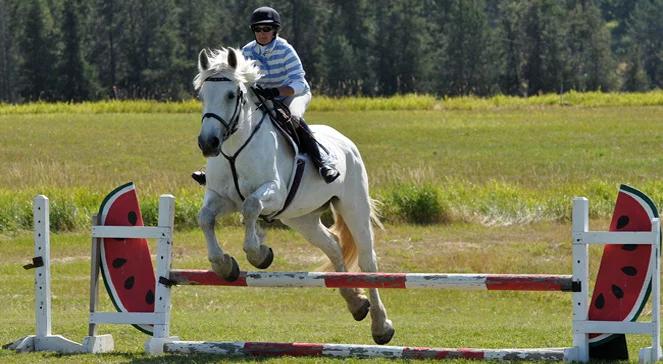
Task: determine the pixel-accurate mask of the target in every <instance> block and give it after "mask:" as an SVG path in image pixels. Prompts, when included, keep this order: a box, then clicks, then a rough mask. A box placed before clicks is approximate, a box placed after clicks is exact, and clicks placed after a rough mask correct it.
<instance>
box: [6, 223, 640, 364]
mask: <svg viewBox="0 0 663 364" xmlns="http://www.w3.org/2000/svg"><path fill="white" fill-rule="evenodd" d="M591 226H592V227H595V228H596V229H604V228H605V227H607V222H606V221H603V220H601V221H592V225H591ZM533 231H536V233H535V234H533V233H532V232H533ZM221 233H222V235H221V236H223V239H224V241H226V242H227V244H226V246H227V249H228V250H229V252H230V253H231V254H233V255H234V256H236V257H237V258H238V261H239V263H240V266H241V267H242V268H247V267H248V266H249V265H248V263H247V262H246V260H245V259H244V254H243V253H242V251H241V246H240V244H239V243H240V241H241V237H242V233H243V232H242V230H241V229H239V228H226V229H222V231H221ZM569 234H570V233H569V230H568V226H565V225H561V224H556V223H552V224H551V223H539V224H535V225H534V226H517V227H482V226H480V225H464V224H454V225H452V226H439V225H438V226H427V227H418V226H408V225H401V226H390V225H388V226H387V230H386V231H380V232H378V234H377V245H376V249H377V251H378V256H379V258H380V264H381V269H382V270H384V271H391V272H393V271H412V272H431V271H444V272H458V273H467V272H490V273H558V274H566V273H568V272H570V269H571V262H570V259H569V256H570V247H571V245H570V243H569ZM268 239H269V242H270V244H271V246H272V247H273V248H274V252H275V255H276V258H275V262H274V265H273V266H272V267H271V268H270V270H284V271H288V270H295V271H296V270H311V269H315V268H316V267H317V266H319V265H320V263H322V261H323V258H322V254H321V253H320V252H319V251H318V250H317V249H315V248H313V247H312V246H310V245H309V244H308V243H306V242H304V241H303V240H302V238H301V237H300V236H299V235H297V234H295V233H294V232H292V231H287V230H271V231H270V232H269V233H268ZM51 241H52V247H53V248H52V253H51V254H52V258H53V265H52V271H53V276H54V281H53V285H52V286H53V288H52V289H53V294H54V297H53V310H54V312H55V315H54V322H53V332H54V333H57V334H63V335H65V336H67V337H69V338H72V339H75V340H79V341H80V340H81V338H82V337H83V336H84V335H85V333H86V330H87V324H86V320H87V308H88V306H87V299H88V274H89V259H88V257H87V254H89V237H88V236H86V234H85V233H75V234H71V233H67V234H54V235H53V236H52V238H51ZM0 247H2V255H0V274H1V275H2V277H3V281H4V282H6V283H5V284H3V285H2V286H0V304H3V305H4V307H5V308H6V309H5V310H4V311H3V315H1V316H0V343H5V342H9V341H11V340H13V339H17V338H18V337H21V336H23V335H26V334H28V333H31V332H33V331H34V315H33V297H32V290H33V284H32V280H33V272H32V271H24V270H23V269H20V265H21V264H23V263H25V262H26V261H27V260H28V257H31V256H32V254H33V252H32V249H33V247H32V241H31V236H30V234H29V233H28V232H25V233H20V234H18V235H17V236H14V237H13V238H11V239H9V238H7V237H4V238H0ZM592 252H593V253H596V251H595V250H593V251H592ZM597 257H598V256H597V255H596V254H594V255H593V258H594V259H593V264H594V265H595V264H596V263H597V262H598V260H597V259H596V258H597ZM207 266H208V263H207V261H206V252H205V244H204V242H203V237H202V233H201V232H199V231H191V232H179V233H177V234H176V236H175V258H174V267H175V268H206V267H207ZM101 294H102V295H101V297H102V300H101V302H102V309H104V310H112V306H111V304H110V302H109V300H108V299H107V298H106V294H105V292H103V291H102V292H101ZM381 294H382V298H383V300H384V303H385V305H386V307H387V309H388V312H389V314H390V318H391V319H392V320H393V322H394V325H395V327H396V330H397V331H396V336H395V337H394V339H393V341H392V342H391V344H393V345H406V346H407V345H416V346H432V347H487V348H500V347H564V346H569V345H571V326H570V325H571V303H570V295H568V294H563V293H554V292H551V293H534V292H481V291H478V292H477V291H475V292H473V291H455V290H407V291H405V290H382V291H381ZM173 297H174V298H173V317H172V329H171V333H172V334H173V335H178V336H180V337H181V338H182V339H185V340H217V341H221V340H238V341H243V340H246V341H250V340H261V341H270V340H271V341H284V342H287V341H307V342H337V343H361V344H371V343H372V340H371V337H370V324H369V321H368V320H367V321H363V322H355V321H354V320H353V319H352V317H351V316H350V314H349V313H348V312H347V311H346V309H345V305H344V303H343V301H342V299H341V298H340V296H339V295H338V293H337V292H335V290H321V289H251V288H245V289H244V288H220V287H218V288H214V287H177V288H175V293H174V296H173ZM100 333H111V334H113V336H114V339H115V343H116V348H117V351H118V353H116V354H110V355H103V356H101V357H99V358H97V357H93V356H91V355H83V356H80V355H75V356H54V355H52V354H43V353H40V354H27V355H17V354H13V353H11V352H8V351H2V350H0V361H1V362H3V363H24V362H26V363H27V362H35V361H37V362H40V361H48V362H51V361H57V362H67V363H68V362H76V363H80V362H86V363H87V362H93V361H97V362H104V363H106V362H129V361H132V362H133V361H139V362H159V363H162V362H192V361H193V362H207V361H208V360H212V361H214V359H210V358H209V357H205V356H193V357H166V358H161V357H160V358H157V359H150V358H148V357H146V356H144V355H143V354H142V350H143V349H142V344H143V342H144V341H145V340H146V336H145V335H143V334H141V333H139V332H138V331H137V330H135V329H133V328H131V327H129V326H111V325H102V326H100ZM629 340H630V341H629V344H630V345H631V355H636V357H637V352H636V349H637V348H639V347H642V346H645V345H646V341H645V340H644V338H643V337H639V336H629ZM295 361H296V362H299V361H300V359H299V358H298V359H297V360H295V359H293V358H290V359H287V358H286V359H271V360H267V362H270V363H271V362H274V363H284V362H295ZM306 362H311V363H312V362H340V360H332V359H328V360H321V359H309V360H307V361H306ZM356 362H361V363H364V362H375V361H356ZM383 362H389V361H383ZM458 362H461V361H458Z"/></svg>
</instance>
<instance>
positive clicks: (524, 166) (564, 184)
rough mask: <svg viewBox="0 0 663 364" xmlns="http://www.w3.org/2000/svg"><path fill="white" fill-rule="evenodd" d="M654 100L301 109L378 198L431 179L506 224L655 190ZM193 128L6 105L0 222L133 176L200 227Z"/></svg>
mask: <svg viewBox="0 0 663 364" xmlns="http://www.w3.org/2000/svg"><path fill="white" fill-rule="evenodd" d="M662 111H663V107H661V106H651V107H610V108H607V107H606V108H585V107H579V108H559V107H546V108H541V109H492V110H483V111H477V110H475V111H467V110H446V111H363V112H352V111H343V112H340V111H333V112H331V111H330V112H310V113H308V114H307V118H308V120H309V122H311V123H312V124H313V123H322V124H329V125H332V126H334V127H335V128H337V129H338V130H340V131H341V132H343V133H344V134H346V135H348V136H349V137H350V138H351V139H352V140H354V141H355V142H356V143H357V144H358V146H359V148H360V150H361V152H362V156H363V159H364V161H365V163H366V166H367V168H368V172H369V177H370V184H371V189H372V191H373V195H374V196H375V197H377V198H379V199H381V200H383V201H385V202H386V203H389V202H390V201H394V199H393V198H391V196H394V194H398V193H399V190H401V189H402V188H404V186H405V188H408V186H410V187H412V186H414V187H416V186H424V185H426V186H430V187H431V189H433V190H435V191H437V193H434V194H433V195H434V196H435V198H436V199H438V201H437V202H438V205H439V206H442V207H443V208H444V216H447V217H448V218H444V219H439V220H440V221H452V222H453V221H461V222H466V221H467V222H480V223H484V224H498V225H499V224H507V225H508V224H516V223H529V222H533V221H542V220H555V221H565V220H567V219H568V218H569V216H570V203H569V201H570V199H571V198H572V197H573V196H577V195H583V196H586V197H588V198H590V199H591V201H592V211H593V214H595V216H600V217H607V216H609V214H610V213H611V207H610V206H611V205H612V203H613V201H614V196H615V193H616V189H617V187H618V185H619V184H620V183H627V184H631V185H633V186H635V187H637V188H640V189H642V190H643V191H644V192H645V193H647V194H649V195H650V196H651V197H652V198H653V199H654V201H655V202H659V201H661V199H662V198H663V184H662V183H661V182H660V181H661V178H660V177H661V172H660V171H661V169H660V166H661V165H662V162H663V155H662V154H661V153H659V152H658V151H659V149H660V145H662V144H663V129H662V128H660V127H659V126H660V125H661V122H662V121H663V117H661V115H663V113H662ZM198 128H199V115H198V114H197V113H186V114H170V113H155V114H149V113H127V114H122V113H111V114H85V113H83V114H57V113H56V114H20V115H3V116H0V156H2V165H3V172H4V173H1V174H0V231H12V230H16V229H20V228H25V227H29V224H30V210H29V203H30V200H31V199H32V196H33V195H34V194H37V193H46V194H47V195H50V196H52V197H53V200H54V201H55V203H59V204H60V205H59V207H62V208H65V209H67V211H63V213H62V214H61V216H62V217H64V218H66V221H63V222H62V223H61V224H60V225H59V226H61V227H62V228H63V229H64V230H67V229H68V228H71V229H80V228H84V227H85V226H87V225H86V224H87V221H88V220H87V217H86V216H88V215H89V213H90V212H91V211H94V210H95V209H96V208H97V206H98V201H99V200H100V199H101V198H102V197H103V194H105V193H107V192H108V191H110V190H112V189H113V188H114V187H115V186H118V185H120V184H122V183H125V182H127V181H134V182H136V184H137V186H138V189H139V190H140V192H141V196H143V197H142V199H143V202H144V205H145V206H146V208H148V207H150V206H151V207H152V211H153V209H154V206H155V201H156V199H157V198H158V195H159V194H161V193H172V194H174V195H175V196H176V197H178V207H179V209H180V210H181V211H183V212H182V213H180V215H179V217H178V222H180V223H181V224H183V225H181V226H183V227H192V226H195V217H194V216H192V215H195V213H194V211H196V210H197V209H198V208H199V204H200V201H201V200H202V193H203V191H202V189H201V188H199V187H198V186H197V185H195V183H194V182H193V181H192V180H191V179H190V177H189V175H190V173H191V172H192V171H193V170H196V169H198V168H201V167H202V166H203V165H204V158H203V157H202V156H201V155H200V152H199V151H198V149H197V146H196V136H197V134H198ZM109 156H112V157H109ZM59 207H58V206H56V208H59ZM73 207H76V210H75V211H72V208H73ZM401 207H403V206H387V208H386V209H385V212H387V213H389V212H390V211H396V210H398V209H399V208H401ZM148 212H149V211H148V210H146V214H147V213H148ZM384 218H385V220H387V221H392V222H399V221H403V220H402V219H401V218H400V217H399V215H398V214H387V215H386V216H384ZM236 220H237V219H236V218H233V221H236ZM406 221H411V222H412V220H406ZM56 227H58V226H56Z"/></svg>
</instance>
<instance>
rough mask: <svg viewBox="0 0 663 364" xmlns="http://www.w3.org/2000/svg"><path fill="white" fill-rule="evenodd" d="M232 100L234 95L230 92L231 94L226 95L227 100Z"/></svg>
mask: <svg viewBox="0 0 663 364" xmlns="http://www.w3.org/2000/svg"><path fill="white" fill-rule="evenodd" d="M234 98H235V93H234V92H231V93H229V94H228V100H232V99H234Z"/></svg>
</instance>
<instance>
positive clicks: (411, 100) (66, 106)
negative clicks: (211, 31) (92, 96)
mask: <svg viewBox="0 0 663 364" xmlns="http://www.w3.org/2000/svg"><path fill="white" fill-rule="evenodd" d="M657 105H663V91H660V90H658V91H649V92H632V93H617V92H611V93H606V92H574V91H571V92H568V93H566V94H563V95H558V94H543V95H534V96H530V97H517V96H505V95H497V96H492V97H477V96H458V97H444V98H443V99H437V98H435V97H434V96H431V95H418V94H409V95H396V96H392V97H340V98H334V97H327V96H318V97H314V98H313V101H312V102H311V105H310V107H309V109H308V110H309V111H311V112H316V111H324V112H334V111H378V110H383V111H405V110H410V111H416V110H490V109H501V108H511V109H519V108H531V107H546V106H578V107H606V106H609V107H625V106H628V107H631V106H657ZM200 110H201V105H200V101H198V100H193V99H191V100H186V101H174V102H158V101H153V100H123V101H118V100H112V101H97V102H81V103H69V102H53V103H51V102H33V103H27V104H3V103H0V115H29V114H118V113H120V114H125V113H131V114H135V113H139V114H154V113H161V114H189V113H198V112H200Z"/></svg>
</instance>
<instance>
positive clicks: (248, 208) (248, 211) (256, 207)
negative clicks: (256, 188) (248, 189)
mask: <svg viewBox="0 0 663 364" xmlns="http://www.w3.org/2000/svg"><path fill="white" fill-rule="evenodd" d="M261 210H262V206H261V203H260V200H259V199H258V198H257V197H255V196H249V197H247V198H246V200H244V204H243V205H242V215H243V216H244V219H245V220H246V219H253V218H257V217H258V215H259V214H260V211H261Z"/></svg>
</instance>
